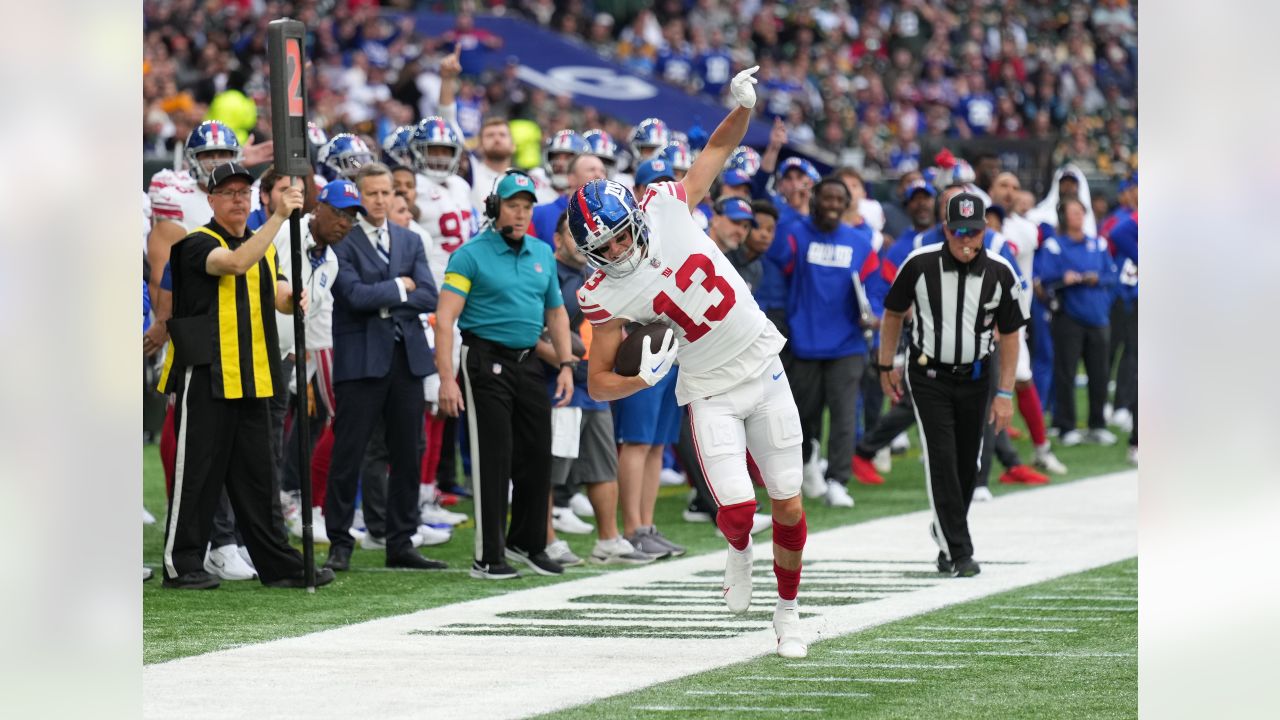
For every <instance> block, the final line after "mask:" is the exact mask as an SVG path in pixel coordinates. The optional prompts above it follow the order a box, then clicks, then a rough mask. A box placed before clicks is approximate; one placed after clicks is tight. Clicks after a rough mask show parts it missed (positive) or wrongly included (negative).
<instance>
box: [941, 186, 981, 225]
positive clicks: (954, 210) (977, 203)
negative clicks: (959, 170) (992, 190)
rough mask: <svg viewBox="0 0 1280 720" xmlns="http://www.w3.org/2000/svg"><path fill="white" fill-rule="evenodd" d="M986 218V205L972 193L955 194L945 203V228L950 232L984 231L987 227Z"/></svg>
mask: <svg viewBox="0 0 1280 720" xmlns="http://www.w3.org/2000/svg"><path fill="white" fill-rule="evenodd" d="M986 217H987V206H986V204H984V203H983V202H982V198H980V197H978V196H977V195H974V194H973V193H968V192H962V193H957V194H955V195H952V196H951V199H950V200H948V201H947V228H948V229H950V230H959V229H960V228H969V229H971V230H984V229H986V227H987V220H986Z"/></svg>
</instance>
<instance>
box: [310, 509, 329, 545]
mask: <svg viewBox="0 0 1280 720" xmlns="http://www.w3.org/2000/svg"><path fill="white" fill-rule="evenodd" d="M311 541H312V542H314V543H316V544H317V545H328V544H329V530H328V528H326V527H325V523H324V508H322V507H319V506H316V507H313V508H311Z"/></svg>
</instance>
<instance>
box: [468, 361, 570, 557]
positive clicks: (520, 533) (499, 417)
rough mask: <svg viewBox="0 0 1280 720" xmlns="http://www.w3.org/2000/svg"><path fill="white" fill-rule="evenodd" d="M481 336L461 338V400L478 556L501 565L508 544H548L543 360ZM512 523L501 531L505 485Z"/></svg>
mask: <svg viewBox="0 0 1280 720" xmlns="http://www.w3.org/2000/svg"><path fill="white" fill-rule="evenodd" d="M516 354H517V351H515V350H510V349H505V348H502V346H500V345H493V344H491V343H488V342H485V341H483V340H480V339H478V338H476V339H464V340H463V343H462V362H461V369H462V392H463V396H462V399H463V401H464V402H465V403H466V408H467V436H468V439H469V441H470V444H471V477H472V481H473V482H472V485H473V493H474V500H475V520H476V545H475V560H476V561H477V562H480V563H484V564H487V565H496V564H501V563H505V562H506V553H505V548H506V547H507V546H508V545H510V546H512V547H516V548H519V549H521V550H523V551H525V552H527V553H529V554H530V555H536V554H538V553H540V552H542V551H543V550H545V549H546V547H547V500H548V498H549V497H550V496H551V400H550V398H549V394H548V392H547V383H546V378H545V376H544V375H543V373H542V364H541V363H540V362H539V361H538V359H537V358H536V357H534V355H533V353H532V352H531V353H529V354H528V355H527V356H526V357H525V358H524V360H523V361H517V360H516ZM508 481H510V482H511V483H512V485H513V486H514V488H513V490H512V493H511V527H510V529H509V530H507V529H506V520H507V482H508Z"/></svg>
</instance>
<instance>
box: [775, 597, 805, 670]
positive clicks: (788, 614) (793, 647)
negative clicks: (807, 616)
mask: <svg viewBox="0 0 1280 720" xmlns="http://www.w3.org/2000/svg"><path fill="white" fill-rule="evenodd" d="M773 632H774V633H776V634H777V636H778V657H784V658H789V659H795V658H802V657H806V656H807V655H808V654H809V643H808V642H807V641H806V640H805V639H804V635H803V634H801V632H800V608H798V607H795V606H791V607H787V606H784V605H783V604H782V602H781V601H779V602H778V606H777V607H776V608H774V610H773Z"/></svg>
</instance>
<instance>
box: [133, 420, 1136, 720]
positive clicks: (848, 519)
mask: <svg viewBox="0 0 1280 720" xmlns="http://www.w3.org/2000/svg"><path fill="white" fill-rule="evenodd" d="M1024 434H1025V431H1024ZM912 440H913V445H912V449H911V450H909V451H908V452H907V453H906V454H905V455H899V456H895V458H894V466H893V472H892V473H890V474H889V475H888V476H886V482H885V484H884V485H881V486H877V487H869V486H864V485H860V484H858V483H856V482H853V483H851V487H850V492H851V494H852V495H853V497H854V498H855V500H856V501H857V505H856V507H854V508H849V509H834V508H828V507H826V506H825V505H824V504H822V502H821V501H809V502H807V503H806V513H807V515H808V525H809V528H810V530H811V531H812V532H818V531H821V530H826V529H830V528H833V527H838V526H841V525H847V524H851V523H859V522H865V521H867V520H872V519H875V518H879V517H884V516H890V515H898V514H903V513H908V512H914V511H918V510H924V509H927V508H928V498H927V495H926V492H925V485H924V470H923V467H922V465H921V463H920V451H919V438H918V436H917V435H916V434H915V431H914V430H912ZM1015 446H1016V447H1017V448H1018V450H1019V452H1020V454H1021V456H1022V458H1023V459H1024V460H1027V461H1029V460H1030V459H1031V447H1030V443H1029V441H1027V440H1025V439H1024V440H1019V441H1016V442H1015ZM1056 452H1057V454H1058V456H1059V458H1061V459H1062V461H1063V462H1064V463H1066V464H1067V466H1068V467H1069V468H1070V470H1071V472H1070V474H1069V475H1067V476H1065V477H1055V478H1054V479H1053V482H1054V483H1063V482H1070V481H1071V480H1074V479H1079V478H1083V477H1089V476H1094V475H1099V474H1103V473H1107V472H1112V471H1117V470H1122V469H1126V468H1127V467H1129V466H1128V465H1127V464H1126V462H1125V448H1124V446H1123V444H1117V445H1115V446H1113V447H1109V448H1101V447H1094V446H1078V447H1075V448H1057V449H1056ZM143 468H144V501H145V503H146V507H147V508H148V509H149V510H151V512H152V513H153V514H154V515H155V516H156V517H157V518H158V519H159V521H160V522H158V523H156V524H154V525H150V526H144V527H143V530H142V534H143V537H142V539H143V563H144V564H145V565H148V566H150V567H152V568H153V569H154V570H155V572H156V575H157V578H156V579H153V580H152V581H150V582H147V583H145V584H144V585H143V661H144V663H157V662H164V661H167V660H173V659H175V658H181V657H186V656H191V655H198V654H201V653H207V652H211V651H214V650H219V649H225V648H231V647H236V646H240V645H245V644H251V643H260V642H266V641H269V640H275V639H279V638H286V637H295V636H299V635H304V634H307V633H312V632H316V631H320V630H325V629H329V628H334V627H339V626H343V625H348V624H351V623H357V622H361V621H365V620H371V619H375V618H381V617H388V616H392V615H402V614H406V613H411V612H414V611H417V610H422V609H427V608H433V607H438V606H441V605H447V604H451V603H457V602H464V601H468V600H474V599H478V598H483V597H488V596H491V595H497V594H502V593H506V592H511V591H514V590H521V589H526V588H531V587H537V586H540V585H545V584H551V583H557V582H563V581H566V580H573V579H577V578H582V577H586V576H588V575H591V574H597V573H602V572H613V571H614V570H613V569H605V568H600V567H597V566H590V565H588V566H586V567H580V568H571V569H569V570H568V571H566V573H565V574H564V575H563V576H562V577H560V578H547V577H542V576H537V575H533V574H532V573H526V574H524V575H523V577H522V578H521V579H519V580H515V581H509V582H504V583H493V582H482V581H478V580H473V579H471V578H470V577H469V576H468V574H467V571H468V568H469V567H470V557H471V548H472V542H473V537H474V535H473V528H472V524H471V522H470V521H468V522H467V523H466V524H464V525H463V526H461V527H459V528H458V529H456V531H455V532H454V537H453V539H452V540H451V541H450V542H449V543H447V544H445V545H441V546H436V547H431V548H425V549H424V552H425V554H426V555H428V556H429V557H432V558H436V559H441V560H446V561H448V562H449V565H450V568H449V569H448V570H446V571H443V572H432V573H419V572H413V571H396V570H387V569H386V568H384V567H383V557H384V556H383V553H382V551H365V550H361V549H359V546H358V544H357V549H356V551H355V553H354V555H353V557H352V569H351V571H350V572H347V573H340V574H339V576H338V580H337V581H335V582H334V583H333V584H331V585H329V586H327V587H324V588H321V589H319V590H318V591H317V592H316V593H315V594H314V595H310V594H308V593H306V592H305V591H299V590H277V589H269V588H265V587H263V586H262V585H261V584H260V583H258V582H257V581H249V582H223V584H222V586H221V588H219V589H217V590H214V591H205V592H195V591H188V592H178V591H166V590H163V589H161V588H160V583H159V575H160V574H161V552H162V545H163V539H164V528H163V521H164V515H165V505H166V501H165V492H164V477H163V473H162V471H161V467H160V460H159V454H158V451H157V449H156V447H155V446H154V445H152V446H146V447H144V448H143ZM998 475H999V469H998V467H997V469H996V471H994V472H993V477H992V479H991V481H992V487H991V489H992V491H993V492H994V493H995V494H996V495H1000V494H1003V493H1006V492H1024V491H1026V490H1027V488H1025V487H1023V486H1007V485H1000V484H999V483H998V482H997V481H996V479H997V477H998ZM686 495H687V489H686V488H664V489H663V490H662V492H661V494H660V496H659V500H658V506H657V512H656V522H657V524H658V526H659V527H661V528H662V530H663V533H664V534H666V535H667V536H668V537H670V538H671V539H672V540H673V541H675V542H677V543H680V544H682V545H685V546H686V547H688V549H689V552H690V554H699V553H708V552H714V551H718V550H722V549H723V548H724V541H723V540H721V539H720V538H719V537H717V536H716V534H715V532H714V529H713V527H712V526H711V525H709V524H705V523H704V524H691V523H686V522H684V521H683V520H682V519H681V517H680V513H681V511H682V510H683V509H684V507H685V504H686ZM760 498H761V500H762V507H767V499H766V498H765V497H764V494H763V491H761V492H760ZM453 509H454V510H456V511H459V512H463V513H467V514H470V512H471V504H470V502H468V501H465V500H464V501H463V502H461V503H460V504H459V505H458V506H456V507H454V508H453ZM561 537H562V538H564V539H566V540H568V542H569V544H570V546H571V547H572V548H573V550H574V552H576V553H578V554H579V555H582V556H586V555H587V554H588V553H589V552H590V549H591V546H592V544H593V543H594V535H562V536H561ZM326 552H327V547H326V546H317V549H316V559H317V563H320V562H323V560H324V557H325V555H326ZM927 559H929V558H922V560H927ZM979 560H981V554H980V553H979ZM948 612H949V611H948ZM940 624H941V623H940ZM863 635H865V633H863V634H859V635H857V636H855V638H861V637H863ZM853 639H854V638H850V639H849V640H850V641H852V640H853ZM859 642H861V640H859ZM1129 649H1130V650H1136V640H1135V641H1133V642H1130V647H1129ZM762 662H763V661H762ZM1107 667H1110V666H1104V667H1103V668H1102V669H1103V670H1104V671H1105V670H1106V669H1107ZM1121 679H1122V680H1123V679H1124V678H1123V677H1122V678H1121ZM1126 682H1127V681H1126ZM979 687H981V686H980V684H975V685H974V686H973V688H972V689H973V691H975V692H976V691H977V690H978V688H979ZM1133 687H1136V685H1133ZM1135 692H1136V691H1135ZM677 704H679V703H677ZM922 707H923V706H922ZM996 716H1001V714H1000V713H996Z"/></svg>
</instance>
